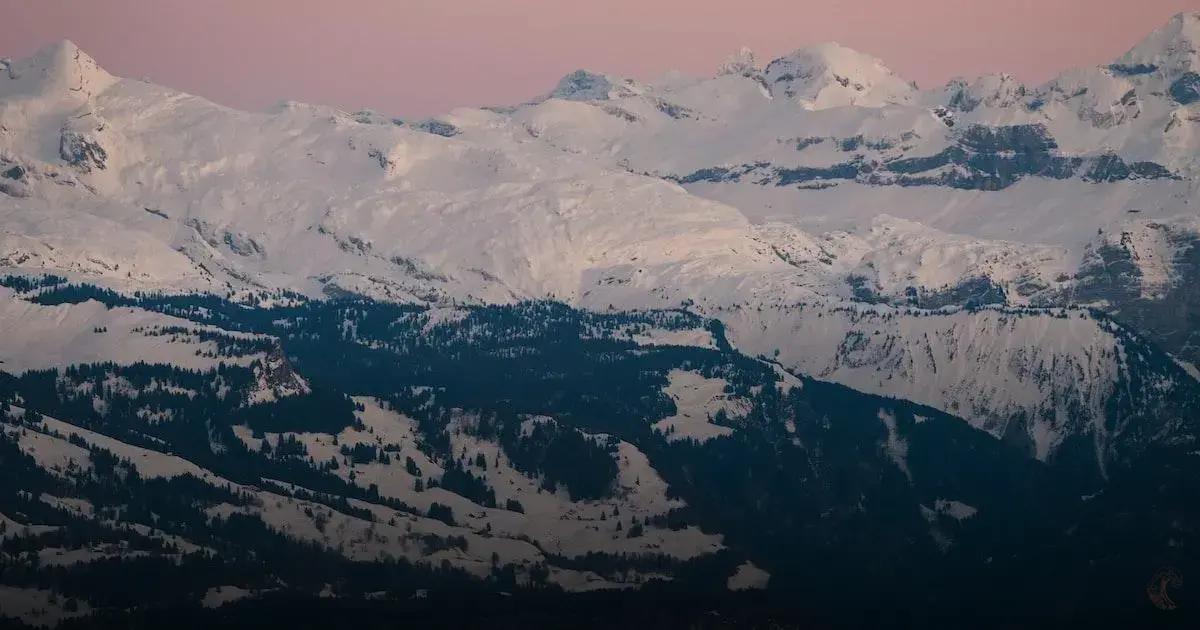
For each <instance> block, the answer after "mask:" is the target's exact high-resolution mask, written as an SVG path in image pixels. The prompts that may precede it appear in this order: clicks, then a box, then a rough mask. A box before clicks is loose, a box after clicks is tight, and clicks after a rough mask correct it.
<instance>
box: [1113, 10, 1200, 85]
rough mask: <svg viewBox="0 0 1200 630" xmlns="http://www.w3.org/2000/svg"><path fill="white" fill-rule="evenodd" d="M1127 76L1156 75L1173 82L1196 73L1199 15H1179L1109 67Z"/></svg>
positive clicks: (1199, 55)
mask: <svg viewBox="0 0 1200 630" xmlns="http://www.w3.org/2000/svg"><path fill="white" fill-rule="evenodd" d="M1111 69H1113V70H1114V71H1117V72H1120V73H1123V74H1130V75H1139V74H1159V75H1160V76H1162V77H1164V78H1166V79H1167V80H1169V81H1175V80H1177V79H1179V78H1180V76H1181V75H1184V74H1188V73H1191V74H1195V73H1196V72H1197V71H1200V11H1196V12H1192V13H1180V14H1178V15H1176V16H1175V17H1173V18H1171V20H1170V21H1168V22H1167V23H1166V24H1165V25H1163V26H1162V27H1161V28H1159V29H1158V30H1156V31H1154V32H1153V33H1151V34H1150V35H1148V36H1146V38H1145V39H1143V40H1142V41H1141V42H1140V43H1138V45H1136V46H1134V47H1133V49H1132V50H1130V51H1129V52H1127V53H1125V54H1124V55H1123V56H1122V57H1121V58H1120V59H1118V60H1117V62H1116V63H1114V64H1113V65H1112V66H1111Z"/></svg>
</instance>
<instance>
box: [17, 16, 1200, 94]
mask: <svg viewBox="0 0 1200 630" xmlns="http://www.w3.org/2000/svg"><path fill="white" fill-rule="evenodd" d="M1196 10H1200V0H790V1H787V0H723V1H712V0H336V1H334V0H0V56H9V57H23V56H26V55H28V54H29V53H31V52H33V51H34V50H36V49H37V48H39V47H40V46H43V45H45V44H47V43H50V42H53V41H56V40H59V39H64V38H65V39H71V40H74V41H75V42H76V43H77V44H79V45H80V47H82V48H83V49H84V50H85V51H87V52H88V53H89V54H91V55H92V56H93V57H95V58H96V60H97V61H98V62H99V63H100V65H101V66H103V67H104V68H106V69H107V70H109V71H110V72H112V73H114V74H118V75H123V76H130V77H138V78H141V77H148V78H150V79H151V80H153V81H155V82H157V83H161V84H164V85H167V86H170V87H174V88H177V89H181V90H184V91H187V92H191V93H195V94H199V95H202V96H205V97H207V98H210V99H212V100H214V101H217V102H219V103H223V104H226V105H232V106H235V107H239V108H244V109H255V110H257V109H263V108H265V107H268V106H269V105H272V104H274V103H276V102H278V101H280V100H284V99H292V100H300V101H308V102H313V103H322V104H328V105H335V106H338V107H343V108H347V109H358V108H362V107H369V108H372V109H377V110H379V111H382V112H385V113H388V114H393V115H398V116H420V115H429V114H434V113H437V112H441V111H445V110H448V109H450V108H452V107H455V106H459V105H490V104H506V103H515V102H520V101H523V100H526V99H528V98H531V97H533V96H535V95H538V94H542V93H545V92H547V91H549V90H550V89H551V88H552V87H553V85H554V83H555V82H556V81H557V80H558V78H559V77H561V76H562V75H564V74H566V73H567V72H569V71H571V70H574V69H576V68H581V67H582V68H588V69H593V70H598V71H603V72H608V73H613V74H620V75H625V76H632V77H635V78H640V79H653V78H655V77H657V76H660V75H662V74H663V73H664V72H666V71H668V70H671V69H677V70H681V71H684V72H685V73H687V74H692V75H699V76H707V75H710V74H712V73H713V72H714V71H715V69H716V67H717V66H718V65H719V64H720V62H721V61H722V59H724V58H725V57H726V56H727V55H729V53H731V52H733V51H734V50H736V49H737V48H738V47H739V46H741V45H748V46H750V47H751V48H752V49H754V50H755V52H756V53H758V55H759V59H760V62H761V63H765V62H766V61H769V60H770V59H772V58H774V57H777V56H779V55H782V54H785V53H787V52H789V51H791V50H793V49H795V48H798V47H800V46H802V45H805V44H811V43H816V42H821V41H829V40H833V41H838V42H841V43H842V44H845V45H847V46H850V47H852V48H856V49H859V50H861V51H863V52H867V53H870V54H873V55H875V56H877V57H880V58H882V59H883V60H884V61H885V62H886V63H887V65H888V66H890V67H891V68H892V69H893V70H896V71H897V72H898V73H900V74H901V75H903V76H905V77H906V78H909V79H913V80H916V81H917V82H918V83H920V84H921V85H922V86H923V87H928V86H932V85H936V84H941V83H943V82H945V80H946V79H948V78H950V77H952V76H955V75H974V74H979V73H982V72H999V71H1005V72H1011V73H1013V74H1016V75H1017V76H1018V77H1019V78H1021V79H1022V80H1024V81H1026V82H1029V83H1038V82H1041V81H1044V80H1046V79H1048V78H1050V77H1052V76H1053V75H1055V74H1057V73H1058V72H1060V71H1062V70H1064V69H1067V68H1070V67H1074V66H1080V65H1096V64H1101V63H1107V62H1108V61H1111V60H1112V59H1113V58H1115V57H1117V56H1118V55H1120V54H1121V53H1123V52H1125V51H1126V50H1128V49H1129V48H1130V47H1131V46H1133V44H1135V43H1136V42H1137V41H1138V40H1139V39H1141V38H1142V37H1143V36H1145V35H1146V34H1147V33H1149V32H1150V31H1152V30H1153V29H1155V28H1157V27H1159V26H1161V25H1162V24H1163V23H1165V22H1166V21H1167V20H1168V19H1169V18H1170V17H1171V16H1172V15H1173V14H1175V13H1178V12H1181V11H1196Z"/></svg>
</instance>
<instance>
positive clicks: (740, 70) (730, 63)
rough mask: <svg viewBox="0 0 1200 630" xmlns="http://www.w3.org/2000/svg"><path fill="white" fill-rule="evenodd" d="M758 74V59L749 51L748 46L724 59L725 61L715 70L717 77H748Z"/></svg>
mask: <svg viewBox="0 0 1200 630" xmlns="http://www.w3.org/2000/svg"><path fill="white" fill-rule="evenodd" d="M757 72H758V59H757V58H756V57H755V56H754V51H753V50H750V47H749V46H742V47H741V48H740V49H738V51H737V52H735V53H733V54H732V55H729V56H728V57H726V58H725V61H724V62H723V63H722V64H721V66H720V67H719V68H717V76H724V75H727V74H737V75H742V76H749V75H752V74H755V73H757Z"/></svg>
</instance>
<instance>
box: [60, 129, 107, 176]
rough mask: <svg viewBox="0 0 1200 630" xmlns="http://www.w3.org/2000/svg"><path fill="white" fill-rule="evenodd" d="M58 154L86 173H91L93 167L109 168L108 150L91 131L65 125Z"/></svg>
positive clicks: (98, 168)
mask: <svg viewBox="0 0 1200 630" xmlns="http://www.w3.org/2000/svg"><path fill="white" fill-rule="evenodd" d="M58 154H59V157H61V158H62V159H63V160H65V161H66V162H67V164H70V165H71V166H74V167H76V168H78V169H80V170H81V171H83V172H85V173H90V172H91V171H92V169H97V170H104V169H105V168H107V162H108V152H107V151H105V150H104V147H102V146H100V141H99V140H98V139H97V138H96V137H95V136H94V135H92V134H90V133H86V132H82V131H76V130H73V129H68V128H66V127H64V128H63V130H62V135H61V137H60V138H59V143H58Z"/></svg>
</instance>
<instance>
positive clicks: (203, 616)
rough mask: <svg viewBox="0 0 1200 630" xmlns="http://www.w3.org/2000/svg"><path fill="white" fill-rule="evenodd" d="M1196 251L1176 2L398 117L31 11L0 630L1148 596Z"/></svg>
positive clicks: (1194, 300) (1168, 618) (826, 47)
mask: <svg viewBox="0 0 1200 630" xmlns="http://www.w3.org/2000/svg"><path fill="white" fill-rule="evenodd" d="M547 87H550V86H547ZM1198 283H1200V13H1192V14H1181V15H1178V16H1176V17H1174V18H1173V19H1171V20H1170V21H1169V22H1168V23H1167V24H1166V25H1164V26H1163V27H1162V28H1160V29H1159V30H1157V31H1155V32H1154V33H1152V34H1150V35H1149V36H1148V37H1147V38H1145V39H1144V40H1143V41H1142V42H1140V43H1138V44H1137V45H1136V46H1134V47H1133V48H1132V49H1131V50H1130V51H1129V52H1128V53H1126V54H1125V55H1124V56H1122V57H1120V58H1119V59H1116V60H1113V62H1112V63H1110V64H1107V65H1104V66H1100V67H1093V68H1084V69H1079V70H1072V71H1069V72H1067V73H1065V74H1062V75H1061V76H1059V77H1058V78H1056V79H1054V80H1053V81H1051V82H1049V83H1047V84H1045V85H1041V86H1025V85H1022V84H1021V83H1019V82H1018V81H1017V80H1016V79H1015V78H1014V77H1012V76H1009V75H989V76H983V77H977V78H973V79H963V80H954V81H951V82H950V83H949V84H947V85H945V86H941V87H935V88H932V89H919V88H918V87H917V86H916V85H915V84H913V83H911V82H909V81H907V80H905V79H903V78H902V77H900V76H898V75H896V74H895V73H894V72H892V71H891V70H889V69H888V68H887V67H886V66H885V65H884V64H883V62H882V61H880V60H878V59H875V58H873V57H870V56H868V55H865V54H863V53H860V52H856V51H854V50H850V49H848V48H845V47H842V46H840V45H837V44H832V43H830V44H820V45H815V46H809V47H805V48H801V49H799V50H797V51H795V52H794V53H792V54H790V55H787V56H785V57H782V58H779V59H775V60H773V61H770V62H769V63H765V64H760V63H758V61H757V60H756V59H755V57H754V55H753V53H751V52H750V51H749V50H742V51H740V52H738V53H736V54H735V55H733V56H731V57H730V58H729V60H728V61H727V62H726V63H724V64H723V65H722V66H721V67H720V68H719V70H718V71H717V72H716V74H715V75H714V76H711V77H708V78H700V79H696V78H686V77H682V76H679V75H671V76H669V77H668V78H666V79H663V80H661V81H658V82H654V83H642V82H638V81H635V80H631V79H626V78H622V77H617V76H611V75H605V74H598V73H593V72H589V71H584V70H580V71H577V72H574V73H572V74H570V75H568V76H566V77H564V78H563V79H562V81H561V82H559V84H558V85H557V86H554V87H553V88H552V89H550V90H549V91H548V92H547V94H546V95H545V96H542V97H538V98H534V99H532V100H530V101H529V102H526V103H523V104H519V105H515V106H505V107H491V108H482V109H465V108H464V109H457V110H454V111H451V112H448V113H446V114H444V115H441V116H438V117H436V118H433V119H426V120H400V119H396V118H392V117H390V116H388V115H384V114H380V113H377V112H373V111H358V112H346V111H341V110H338V109H334V108H330V107H323V106H317V105H307V104H302V103H294V102H286V103H283V104H280V105H279V106H277V107H276V108H274V109H273V110H271V111H268V112H265V113H247V112H242V111H236V110H233V109H229V108H226V107H223V106H220V105H217V104H214V103H212V102H209V101H207V100H205V99H203V98H201V97H197V96H192V95H188V94H183V93H179V92H176V91H173V90H171V89H168V88H165V87H161V86H158V85H154V84H151V83H148V82H145V81H141V80H134V79H125V78H119V77H115V76H113V75H110V74H109V73H107V72H106V71H105V70H104V69H102V68H101V66H100V65H99V64H98V63H97V62H96V61H95V60H93V59H92V58H91V57H89V56H88V55H87V53H86V52H84V51H82V50H80V49H79V48H78V47H76V46H75V45H74V44H72V43H71V42H65V41H64V42H61V43H58V44H54V45H51V46H49V47H46V48H44V49H43V50H41V51H40V52H38V53H36V54H35V55H33V56H32V57H29V58H27V59H19V60H18V59H11V60H10V59H3V60H0V474H3V476H4V479H5V482H4V483H3V484H0V617H3V618H5V619H0V627H2V628H7V627H9V625H6V624H10V625H11V626H12V627H23V626H24V625H25V624H28V625H32V626H58V627H62V628H73V627H112V628H127V627H145V628H158V627H192V626H195V627H243V626H244V627H264V626H275V625H278V626H284V625H286V626H288V627H350V626H352V627H355V628H370V627H395V625H396V624H397V623H398V622H397V620H398V619H404V620H407V622H411V623H415V624H416V625H418V627H441V626H472V627H480V626H484V625H487V626H497V627H509V626H512V627H528V626H530V625H553V626H559V627H561V626H564V625H569V626H570V627H608V626H615V625H624V626H629V625H630V624H633V626H632V627H649V626H650V624H655V625H659V626H678V625H683V626H690V627H743V626H745V627H754V626H768V627H792V626H796V627H807V626H810V625H816V626H821V627H829V626H838V627H841V626H857V625H869V626H880V625H883V626H889V625H892V626H921V625H944V624H948V623H951V622H960V621H961V620H962V619H965V618H970V619H972V620H974V621H973V622H972V623H971V624H969V626H970V627H975V626H988V625H1001V626H1006V627H1025V626H1029V625H1034V624H1040V623H1047V624H1049V623H1055V624H1061V623H1063V622H1072V623H1077V622H1080V621H1081V620H1091V621H1092V622H1093V623H1094V624H1095V625H1108V624H1114V625H1119V626H1121V627H1149V625H1150V624H1157V623H1177V622H1180V621H1182V620H1184V619H1186V618H1187V616H1188V615H1194V614H1196V611H1200V589H1194V588H1193V589H1191V590H1190V591H1188V590H1171V592H1170V599H1167V602H1171V603H1172V605H1173V606H1176V608H1175V609H1172V610H1164V609H1163V606H1161V605H1156V603H1161V602H1159V601H1158V600H1156V599H1154V598H1152V597H1148V596H1147V584H1150V585H1151V588H1152V590H1153V588H1155V587H1156V586H1158V587H1162V588H1167V587H1170V588H1171V589H1176V588H1177V586H1178V584H1177V583H1176V580H1175V578H1178V577H1179V576H1188V579H1189V580H1194V579H1196V577H1192V576H1200V444H1198V443H1197V438H1198V436H1200V381H1198V380H1197V378H1198V377H1200V371H1198V370H1197V367H1196V366H1197V365H1200V293H1198V292H1197V291H1196V286H1197V284H1198ZM1164 576H1165V577H1164ZM1155 580H1160V581H1161V580H1166V582H1165V583H1162V584H1160V583H1157V582H1155ZM417 620H419V621H417ZM957 625H958V626H959V627H962V626H963V624H962V623H958V624H957ZM1193 627H1194V626H1193Z"/></svg>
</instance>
